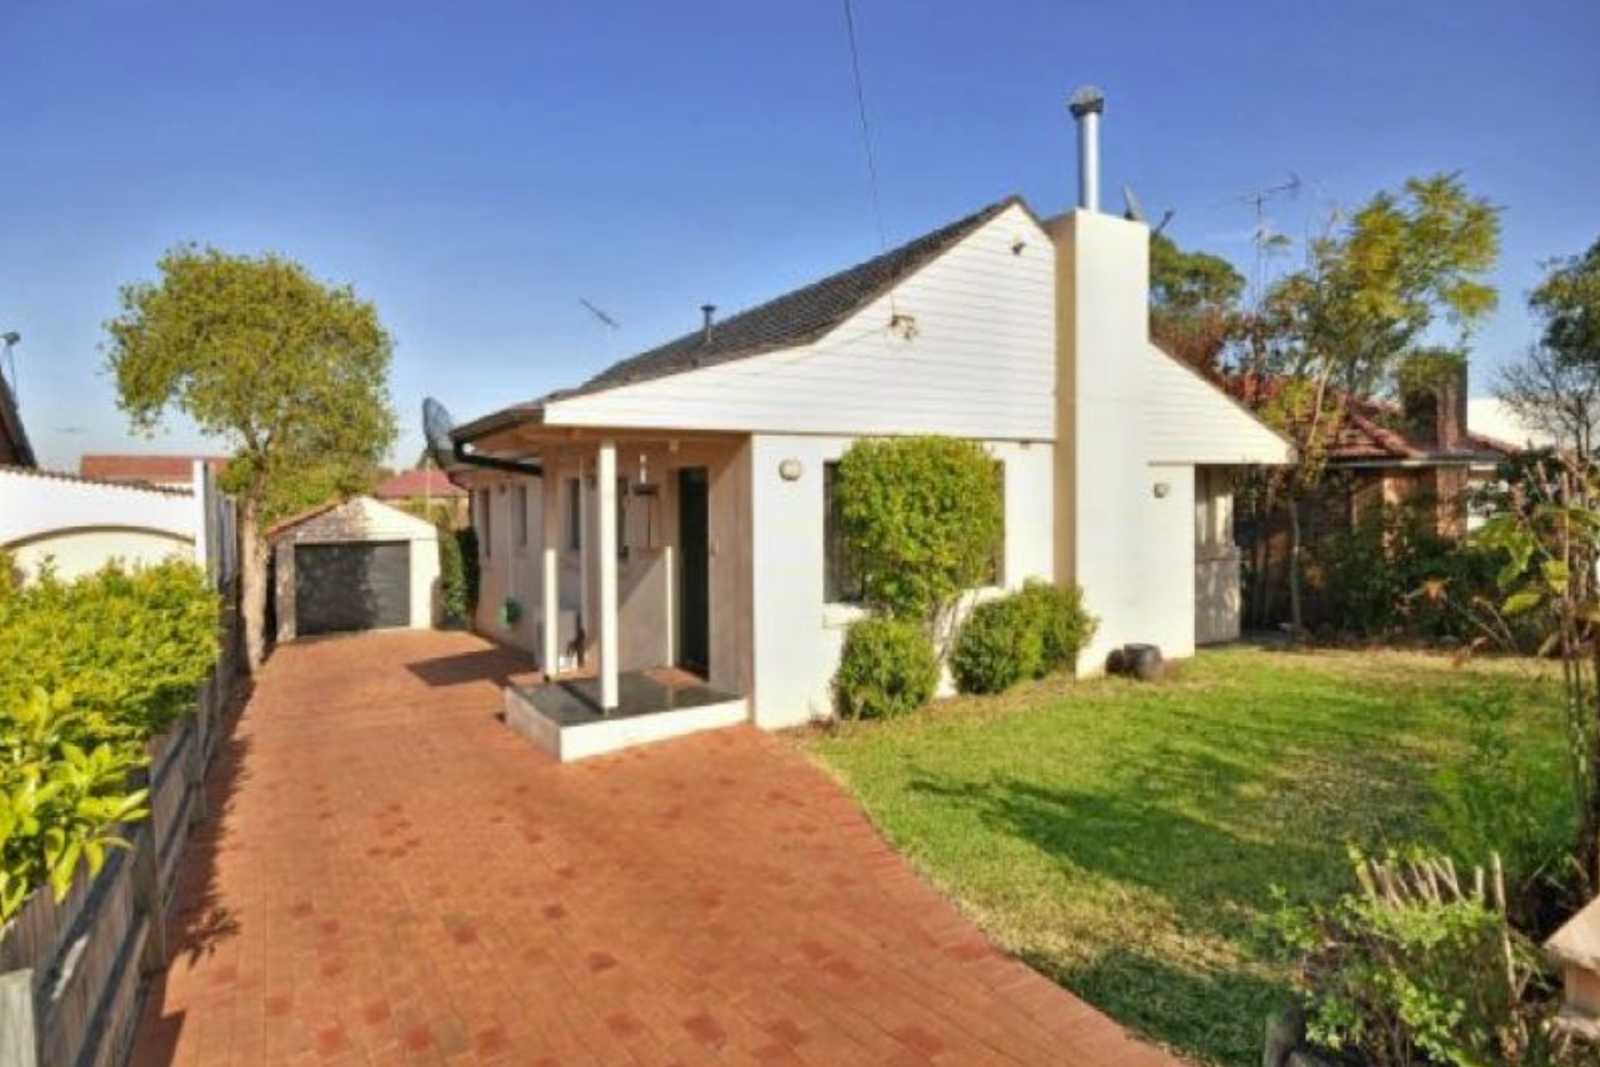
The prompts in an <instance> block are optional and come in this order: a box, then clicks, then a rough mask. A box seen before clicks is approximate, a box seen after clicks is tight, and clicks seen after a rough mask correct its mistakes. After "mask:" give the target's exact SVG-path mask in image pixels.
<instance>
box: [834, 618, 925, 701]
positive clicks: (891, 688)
mask: <svg viewBox="0 0 1600 1067" xmlns="http://www.w3.org/2000/svg"><path fill="white" fill-rule="evenodd" d="M938 684H939V661H938V659H937V658H936V657H935V656H934V654H933V643H932V642H931V641H930V640H929V639H928V634H927V631H926V630H924V629H923V627H922V625H921V624H920V623H915V622H910V621H906V620H902V619H891V618H883V617H871V618H866V619H862V620H860V621H859V622H856V623H853V624H852V625H851V626H850V629H849V630H847V631H846V632H845V638H844V649H843V651H842V652H841V654H840V656H839V671H838V673H837V674H835V675H834V678H833V697H834V706H835V708H836V709H837V711H838V713H839V716H840V717H841V718H847V719H880V718H892V717H894V716H896V715H904V714H907V713H908V712H912V711H916V710H917V709H918V708H920V707H922V706H923V705H925V704H927V703H928V701H930V700H932V699H933V694H934V690H935V689H936V688H937V687H938Z"/></svg>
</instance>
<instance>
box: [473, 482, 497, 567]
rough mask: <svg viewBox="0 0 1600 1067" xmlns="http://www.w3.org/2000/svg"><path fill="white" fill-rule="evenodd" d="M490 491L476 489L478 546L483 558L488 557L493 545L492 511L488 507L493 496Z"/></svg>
mask: <svg viewBox="0 0 1600 1067" xmlns="http://www.w3.org/2000/svg"><path fill="white" fill-rule="evenodd" d="M490 493H491V490H488V489H479V490H478V524H477V525H478V547H479V548H481V549H482V550H483V558H484V559H488V558H489V556H490V550H491V549H492V548H493V545H494V535H493V534H492V533H491V532H490V531H491V530H492V529H493V528H494V523H493V521H492V519H493V517H494V513H493V511H491V509H490V505H491V503H492V502H493V497H492V496H491V495H490Z"/></svg>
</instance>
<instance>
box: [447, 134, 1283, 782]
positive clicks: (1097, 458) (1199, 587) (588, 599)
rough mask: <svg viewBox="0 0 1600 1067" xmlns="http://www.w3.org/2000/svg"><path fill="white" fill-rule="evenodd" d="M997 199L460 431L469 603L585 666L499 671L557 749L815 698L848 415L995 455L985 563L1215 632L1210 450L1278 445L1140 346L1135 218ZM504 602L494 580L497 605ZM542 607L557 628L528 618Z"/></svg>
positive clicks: (1274, 455) (833, 569)
mask: <svg viewBox="0 0 1600 1067" xmlns="http://www.w3.org/2000/svg"><path fill="white" fill-rule="evenodd" d="M1084 129H1086V130H1087V141H1088V143H1087V144H1086V146H1085V147H1086V149H1088V150H1086V151H1085V152H1084V158H1085V165H1084V174H1083V181H1082V185H1083V187H1084V196H1083V198H1082V202H1081V205H1080V206H1079V207H1078V208H1077V209H1075V210H1073V211H1070V212H1067V213H1066V214H1064V215H1061V216H1059V217H1057V218H1054V219H1050V220H1048V221H1046V220H1042V219H1041V218H1040V217H1039V216H1038V215H1036V214H1035V213H1034V212H1033V211H1032V210H1030V208H1029V207H1028V205H1027V204H1025V203H1024V202H1023V201H1022V200H1020V199H1019V198H1016V197H1012V198H1010V199H1007V200H1002V201H1000V202H999V203H996V204H993V205H990V206H989V207H986V208H984V209H983V210H981V211H978V212H977V213H975V214H973V215H970V216H968V217H966V218H964V219H961V220H960V221H958V222H955V223H952V224H951V225H949V226H946V227H944V228H942V229H939V230H936V231H934V232H933V233H930V234H927V235H926V236H923V237H920V238H918V239H916V240H914V241H912V242H910V243H909V244H907V245H904V246H902V247H900V248H897V249H895V250H893V251H891V252H888V253H887V254H885V255H882V256H879V257H878V258H876V259H873V260H871V261H869V262H867V263H863V264H861V265H860V266H857V267H855V268H852V269H850V270H847V271H844V272H842V273H840V274H836V275H833V276H832V277H829V278H826V279H823V280H822V281H820V282H817V283H816V284H814V285H810V286H807V287H805V288H803V289H799V290H796V291H795V292H792V293H789V294H787V295H785V296H781V297H779V298H778V299H776V300H773V301H771V302H769V303H766V304H762V305H760V306H759V307H755V308H752V309H750V310H748V311H745V312H742V313H740V314H738V315H734V316H732V317H731V318H728V319H726V320H725V321H721V322H712V321H711V319H710V316H709V314H708V315H707V321H706V323H705V325H704V327H703V328H702V329H700V330H697V331H695V332H693V333H691V334H688V335H686V336H684V337H680V338H678V339H677V340H675V341H672V342H669V343H668V344H665V345H662V346H661V347H659V348H656V349H653V350H651V351H648V352H645V353H643V354H642V355H639V356H636V357H634V358H632V359H629V360H626V361H624V362H622V363H619V364H617V365H616V366H614V367H611V368H610V369H608V370H606V371H604V372H603V373H601V374H600V375H598V376H597V377H595V378H593V379H591V380H590V381H588V382H586V383H585V384H583V385H581V386H579V387H578V388H575V389H571V390H568V391H563V392H557V393H553V394H551V395H549V396H546V397H545V398H543V399H541V400H537V401H534V402H531V403H524V404H518V405H515V406H512V407H508V408H506V409H504V410H501V411H497V412H494V413H492V414H490V415H487V416H484V417H482V418H480V419H477V420H476V421H473V422H471V423H469V424H467V425H464V426H461V427H459V428H458V429H457V430H456V431H455V433H454V439H455V444H456V451H457V454H458V456H459V457H460V458H462V460H463V461H464V462H465V463H468V464H471V463H472V462H473V461H474V460H476V461H478V462H479V463H495V462H498V463H500V464H502V465H504V464H506V463H507V462H508V461H515V462H520V463H522V464H524V465H525V467H526V469H527V470H528V471H529V472H532V471H533V470H535V469H537V470H538V472H539V474H538V475H537V476H534V475H533V474H532V473H528V474H518V473H513V472H509V471H506V470H503V469H501V470H492V469H489V468H488V467H483V468H482V469H476V470H474V469H472V468H471V467H468V468H466V470H467V472H468V473H466V474H464V475H463V481H464V482H465V483H466V484H468V485H470V486H471V487H472V488H473V513H474V523H475V525H476V527H477V530H478V535H479V555H480V562H481V567H482V580H481V596H480V608H479V615H478V619H477V623H478V626H479V628H480V629H481V630H482V631H484V632H486V633H487V634H489V635H490V636H493V637H495V638H498V639H500V640H503V641H506V642H509V643H512V644H515V645H520V646H522V647H525V648H527V649H529V650H530V651H531V652H532V653H533V654H534V656H535V658H536V659H537V661H538V663H539V665H540V666H541V667H542V668H543V669H545V670H546V671H547V672H552V673H558V674H559V673H560V672H564V671H567V670H570V669H571V668H574V667H576V666H577V665H578V664H579V662H580V661H581V663H582V664H583V666H584V667H585V672H584V673H585V674H586V675H588V674H592V677H588V678H587V679H586V680H585V681H582V682H575V683H570V684H567V685H564V686H563V685H548V686H544V687H541V688H538V689H529V690H521V689H517V688H515V687H513V688H512V689H509V690H508V691H507V716H508V721H510V722H511V723H512V725H514V726H516V727H518V728H519V729H522V730H523V731H524V732H526V733H529V734H530V735H532V736H534V737H535V738H536V739H537V740H539V741H541V742H542V743H544V744H546V745H547V746H549V747H552V748H554V749H556V750H557V751H558V752H559V754H560V755H561V756H562V757H563V758H576V757H579V756H583V755H588V754H590V753H592V752H596V751H604V750H607V749H610V748H615V747H620V746H621V745H624V744H629V743H633V742H636V741H640V740H647V739H649V738H652V737H656V736H662V735H666V734H670V733H676V732H683V731H686V730H689V729H698V728H702V727H705V726H710V725H719V724H722V723H725V722H729V721H743V720H749V721H752V722H754V723H755V724H756V725H758V726H761V727H766V728H778V727H785V726H792V725H795V724H798V723H803V722H806V721H807V720H810V719H812V718H814V717H818V716H824V715H827V714H829V713H830V712H831V697H830V691H829V686H830V680H831V678H832V675H833V672H834V670H835V668H836V666H837V664H838V658H839V650H840V643H841V640H842V638H843V634H844V629H845V627H846V626H847V625H848V624H849V623H850V622H851V621H852V620H854V619H856V618H858V617H860V614H861V612H860V609H859V608H857V607H856V606H854V605H852V604H851V603H848V602H847V601H848V598H847V596H846V595H845V593H844V591H843V590H840V589H839V588H837V581H836V579H837V576H838V573H839V572H838V562H839V560H838V554H839V551H840V544H839V541H838V532H837V530H836V529H834V524H833V523H832V522H831V520H830V508H829V492H830V486H829V482H830V469H831V465H832V464H834V463H835V462H836V461H837V460H838V459H839V457H840V456H841V455H842V454H843V453H844V452H845V450H846V449H847V448H849V447H850V445H851V443H852V442H854V441H856V440H858V439H860V438H863V437H878V436H886V435H902V434H947V435H951V436H956V437H963V438H970V439H973V440H977V441H980V442H982V443H983V445H984V446H985V447H986V448H987V449H988V450H989V452H990V453H991V454H992V455H993V456H994V457H995V459H996V460H997V461H998V462H999V463H1000V465H1001V467H1002V469H1003V485H1004V492H1003V496H1004V503H1005V545H1004V554H1003V565H1002V566H1001V567H1000V568H999V569H1000V575H999V578H998V584H999V585H1002V586H1004V587H1006V588H1015V587H1019V586H1021V584H1022V583H1023V582H1024V581H1025V580H1026V579H1028V578H1034V577H1038V578H1044V579H1049V580H1053V581H1057V582H1063V583H1066V582H1072V583H1076V584H1077V585H1079V586H1080V587H1082V589H1083V593H1084V597H1085V600H1086V602H1087V605H1088V607H1089V610H1090V611H1091V612H1092V613H1093V614H1094V615H1096V616H1098V617H1099V620H1100V626H1099V631H1098V633H1097V635H1096V638H1095V642H1094V645H1093V647H1091V648H1089V649H1087V650H1086V651H1085V652H1084V654H1083V656H1082V657H1081V660H1080V672H1081V673H1092V672H1094V671H1096V670H1098V669H1100V668H1101V667H1102V666H1103V664H1104V662H1105V658H1106V654H1107V652H1108V651H1109V650H1110V649H1112V648H1115V647H1120V646H1121V645H1123V644H1125V643H1128V642H1148V643H1153V644H1156V645H1158V646H1160V648H1161V650H1162V652H1163V653H1164V654H1165V655H1166V656H1168V657H1183V656H1188V655H1190V654H1192V652H1193V650H1194V648H1195V646H1196V644H1197V643H1204V642H1206V641H1215V640H1227V639H1229V638H1231V637H1234V636H1237V633H1238V606H1239V556H1238V553H1237V551H1236V550H1235V549H1234V547H1233V544H1232V531H1231V506H1232V488H1231V484H1232V481H1231V473H1230V469H1231V468H1237V467H1239V466H1241V465H1246V464H1260V463H1268V464H1272V463H1283V462H1286V461H1287V460H1288V458H1289V446H1288V445H1287V444H1286V442H1285V441H1284V440H1283V439H1282V438H1280V437H1279V436H1277V435H1276V434H1274V433H1272V432H1271V431H1270V430H1268V429H1267V428H1266V427H1264V426H1263V425H1262V424H1261V423H1259V422H1257V421H1256V420H1255V419H1254V418H1253V417H1251V416H1250V415H1249V414H1248V413H1247V412H1246V411H1245V410H1244V409H1242V408H1240V407H1239V406H1237V405H1236V404H1235V403H1234V402H1233V401H1232V400H1230V399H1229V398H1228V397H1227V396H1226V395H1224V394H1223V393H1222V392H1221V391H1219V390H1217V389H1216V388H1214V387H1213V386H1212V385H1210V384H1209V383H1208V382H1206V381H1205V380H1204V379H1202V378H1201V377H1200V376H1198V375H1197V374H1196V373H1195V372H1193V371H1192V370H1190V369H1189V368H1188V367H1186V366H1184V365H1182V364H1180V363H1178V362H1177V361H1175V360H1174V359H1172V358H1171V357H1169V356H1168V355H1166V354H1165V353H1164V352H1162V351H1161V350H1160V349H1158V348H1157V347H1155V346H1154V345H1153V344H1152V343H1151V342H1150V337H1149V328H1148V322H1149V308H1148V296H1149V293H1148V289H1149V236H1150V235H1149V230H1148V229H1147V227H1146V226H1145V225H1143V224H1142V223H1140V222H1133V221H1125V220H1124V219H1121V218H1117V217H1113V216H1110V215H1106V214H1102V213H1100V212H1099V211H1098V210H1097V209H1096V201H1097V196H1096V193H1095V186H1096V185H1097V178H1096V176H1095V174H1094V172H1093V170H1094V165H1093V151H1092V149H1093V147H1094V146H1093V143H1092V142H1093V134H1094V130H1093V128H1092V124H1080V130H1081V131H1083V130H1084ZM508 602H509V603H508ZM547 622H549V623H553V624H548V625H547Z"/></svg>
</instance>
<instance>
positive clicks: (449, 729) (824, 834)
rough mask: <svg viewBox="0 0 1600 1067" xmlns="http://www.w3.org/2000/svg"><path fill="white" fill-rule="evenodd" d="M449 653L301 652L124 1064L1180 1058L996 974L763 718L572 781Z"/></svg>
mask: <svg viewBox="0 0 1600 1067" xmlns="http://www.w3.org/2000/svg"><path fill="white" fill-rule="evenodd" d="M524 667H525V664H524V663H523V662H522V661H520V660H518V659H517V658H515V657H514V656H513V655H512V654H510V653H508V652H507V651H505V650H503V649H500V648H497V647H495V646H492V645H489V644H487V643H485V642H483V641H480V640H478V639H477V638H474V637H471V636H469V635H465V634H459V633H389V634H375V635H364V636H358V637H345V638H332V639H323V640H317V641H308V642H304V643H300V644H295V645H290V646H287V647H285V648H283V649H281V650H279V652H278V653H277V654H276V655H275V656H274V657H273V659H272V660H271V662H270V663H269V664H268V665H267V668H266V669H265V671H264V672H263V674H262V676H261V679H260V684H259V685H258V687H257V688H256V691H255V693H254V695H253V696H252V698H251V700H250V703H249V705H248V706H247V708H246V710H245V711H244V713H243V714H242V715H241V716H240V718H239V720H238V722H237V726H236V728H235V730H234V732H233V736H232V738H231V740H229V741H226V742H224V746H225V747H224V749H223V751H222V753H221V754H220V757H219V762H218V765H217V767H216V769H215V770H214V771H213V779H212V798H211V799H212V812H213V817H212V819H211V820H210V821H208V822H206V823H203V824H201V826H200V827H199V828H198V832H197V835H196V837H195V839H194V840H193V842H192V843H191V845H190V850H189V852H188V854H187V855H186V857H185V859H184V865H185V868H184V874H183V880H182V884H181V885H180V888H179V898H178V903H177V913H176V915H175V917H174V927H175V930H174V942H173V943H174V945H175V949H174V960H173V962H172V965H171V967H170V969H169V971H168V974H167V975H166V977H165V979H164V980H163V981H161V982H160V983H158V984H157V985H156V987H155V988H154V989H153V991H152V993H151V995H150V999H149V1001H148V1003H147V1005H146V1008H145V1013H144V1018H143V1019H142V1021H141V1025H140V1031H139V1035H138V1041H137V1047H136V1049H135V1053H134V1057H133V1063H134V1065H135V1067H153V1065H163V1064H181V1065H206V1067H209V1065H224V1064H231V1065H235V1067H246V1065H255V1064H448V1065H452V1067H454V1065H466V1064H506V1065H512V1064H515V1065H525V1067H554V1065H557V1064H561V1065H573V1067H654V1065H660V1067H666V1065H669V1064H677V1065H682V1067H690V1065H695V1064H761V1065H769V1067H782V1065H794V1067H841V1065H850V1064H862V1065H866V1064H873V1065H880V1064H884V1065H910V1064H953V1065H954V1064H1052V1065H1069V1067H1091V1065H1094V1067H1100V1065H1112V1067H1115V1065H1130V1067H1131V1065H1148V1067H1173V1065H1175V1064H1176V1063H1177V1061H1175V1060H1173V1059H1171V1058H1170V1057H1168V1056H1167V1055H1166V1054H1164V1053H1162V1052H1160V1051H1159V1050H1157V1049H1154V1048H1152V1047H1149V1046H1147V1045H1144V1044H1141V1043H1139V1042H1136V1041H1134V1040H1132V1039H1130V1038H1128V1037H1125V1036H1124V1034H1123V1032H1122V1030H1121V1029H1120V1028H1119V1027H1118V1026H1117V1025H1116V1024H1115V1023H1113V1022H1112V1021H1111V1020H1109V1019H1107V1018H1106V1017H1105V1016H1104V1015H1102V1014H1100V1013H1099V1012H1097V1011H1095V1010H1094V1009H1093V1008H1090V1007H1088V1006H1087V1005H1085V1004H1084V1003H1082V1002H1081V1001H1079V1000H1077V999H1076V998H1074V997H1072V996H1071V995H1070V994H1068V993H1066V992H1063V991H1062V990H1060V989H1059V988H1057V987H1056V986H1055V985H1053V984H1052V983H1050V982H1049V981H1047V980H1045V979H1044V978H1041V977H1040V976H1038V975H1036V974H1035V973H1033V972H1032V971H1030V970H1028V969H1027V968H1026V967H1024V966H1023V965H1021V964H1020V963H1017V962H1015V961H1013V960H1011V959H1009V958H1008V957H1006V956H1004V955H1002V954H1001V953H999V952H998V951H997V950H995V949H994V948H993V947H991V946H990V945H989V943H988V942H987V941H985V940H984V938H983V937H982V935H981V934H979V933H978V932H977V930H976V929H974V927H973V926H972V925H971V924H970V923H968V922H967V921H966V920H965V919H964V918H962V917H961V916H960V915H959V914H958V913H957V912H956V911H955V910H954V909H952V908H951V907H950V906H949V904H948V903H946V902H945V901H944V900H943V899H942V898H941V897H940V896H938V895H937V894H936V893H935V892H933V891H932V890H931V889H929V888H928V887H926V886H925V885H923V884H922V883H921V882H920V881H918V879H917V878H916V877H915V876H913V875H912V873H911V872H910V870H909V869H908V868H907V867H906V865H905V864H904V863H903V862H902V861H901V860H900V858H899V857H898V856H896V855H895V854H894V853H893V852H891V851H890V850H889V849H888V848H887V847H886V846H885V845H884V844H883V843H882V841H881V840H880V839H879V838H878V836H877V834H876V833H875V832H874V831H873V829H872V828H871V827H870V826H869V825H868V823H867V822H866V820H865V818H864V817H863V816H862V814H861V812H860V810H859V809H858V808H857V807H856V805H855V804H854V803H853V802H852V801H851V800H850V798H849V797H848V796H847V795H846V794H845V793H844V792H842V791H841V790H840V789H839V788H838V786H836V785H835V784H834V783H833V782H832V781H831V780H830V779H829V778H828V777H827V776H826V775H824V774H823V773H821V772H820V771H818V770H817V769H816V768H814V767H813V766H811V765H810V764H809V763H808V762H807V761H806V759H805V757H804V756H803V755H801V754H800V753H798V752H796V751H795V750H794V749H793V748H792V747H791V746H790V745H788V744H787V743H786V742H784V741H783V740H781V739H777V738H771V737H767V736H764V735H762V734H760V733H758V732H757V731H755V730H753V729H749V728H744V727H741V728H737V729H734V730H727V731H721V732H718V733H715V734H706V735H701V736H699V737H694V738H689V739H685V740H681V741H675V742H669V743H667V744H664V745H660V746H656V747H653V748H646V749H638V750H634V751H632V752H628V753H623V754H620V755H617V756H611V757H606V758H603V759H600V760H597V761H593V762H589V763H583V764H575V765H569V766H567V767H561V766H558V765H556V764H554V763H552V762H550V761H549V760H548V759H546V758H544V757H543V756H542V755H541V754H539V753H538V752H536V751H535V750H534V749H533V748H532V747H530V745H529V744H528V743H527V742H526V741H524V740H522V739H521V738H520V737H517V736H516V735H514V734H512V733H511V732H510V731H509V730H507V729H506V728H505V727H504V726H502V725H501V724H500V722H499V721H498V720H497V718H496V715H497V712H498V709H499V704H500V700H499V685H500V680H501V679H502V678H504V677H505V676H506V674H507V673H509V672H511V671H514V670H521V669H523V668H524Z"/></svg>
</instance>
